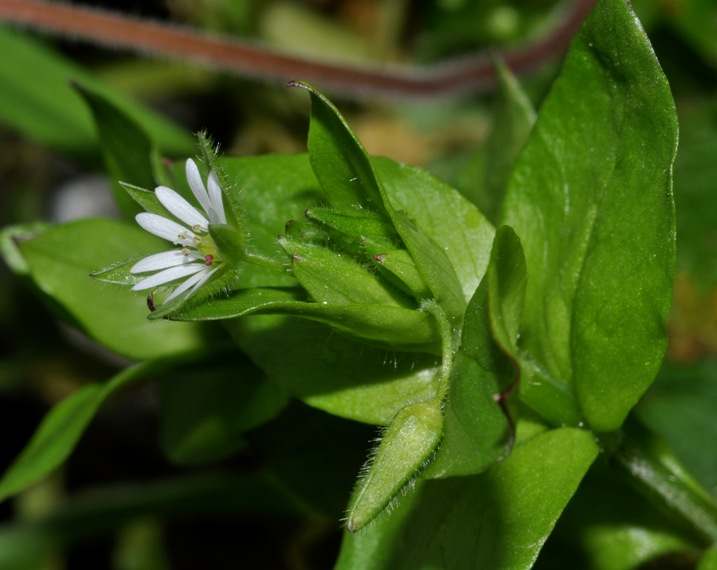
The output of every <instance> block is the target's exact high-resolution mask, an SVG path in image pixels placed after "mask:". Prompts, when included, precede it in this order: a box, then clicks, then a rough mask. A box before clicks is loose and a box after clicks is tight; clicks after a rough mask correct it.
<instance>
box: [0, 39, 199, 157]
mask: <svg viewBox="0 0 717 570" xmlns="http://www.w3.org/2000/svg"><path fill="white" fill-rule="evenodd" d="M0 53H5V54H12V57H4V58H1V60H2V61H0V84H2V85H3V86H4V88H3V89H2V90H0V120H2V122H3V123H5V124H7V125H10V126H11V127H13V128H14V129H17V130H18V131H19V132H21V133H23V134H25V135H27V136H29V137H31V138H33V139H34V140H36V141H38V142H40V143H41V144H44V145H47V146H49V147H51V148H54V149H58V150H61V151H64V152H69V153H72V154H75V155H79V156H91V157H93V158H94V157H95V156H97V153H98V149H99V145H98V144H97V137H96V135H95V130H94V126H93V123H92V118H91V116H90V113H88V111H87V108H86V107H85V106H84V105H83V103H82V101H81V99H80V98H79V97H78V96H77V94H76V93H75V92H74V91H73V90H72V89H71V87H70V85H69V82H70V81H71V80H74V81H78V82H81V83H82V84H83V85H85V86H87V87H89V88H92V89H93V90H96V91H97V92H99V93H102V94H103V96H105V97H107V98H108V99H109V100H111V101H112V102H113V104H115V105H116V106H117V107H119V108H120V109H122V110H123V111H124V112H126V113H127V114H129V115H130V116H131V117H132V118H133V119H134V120H135V121H136V122H137V123H138V124H141V125H143V128H144V129H145V130H146V131H147V132H148V133H150V134H151V136H152V137H153V138H154V139H155V140H156V141H157V144H158V145H159V147H160V148H161V149H163V150H164V151H165V152H167V153H168V154H170V155H176V156H181V155H187V154H190V153H192V152H193V149H194V143H193V141H192V138H191V137H190V136H189V135H188V134H187V133H186V132H185V131H183V130H182V129H180V128H178V127H176V126H175V125H174V124H172V123H170V122H169V121H168V120H166V119H164V118H163V117H160V116H159V115H157V114H155V113H153V112H151V111H149V110H148V109H147V108H145V107H143V106H141V105H139V104H137V103H136V102H135V101H133V100H131V99H130V98H129V97H127V96H125V95H122V94H119V93H117V92H116V91H113V90H111V89H109V88H108V87H107V86H104V85H103V84H102V83H101V82H99V81H98V80H97V79H96V78H95V77H93V76H92V74H90V73H88V72H87V71H86V70H85V69H83V68H81V67H80V66H78V65H76V64H75V63H72V62H71V61H69V60H68V59H66V58H63V57H62V56H60V55H59V54H57V53H56V52H54V51H52V50H51V49H50V48H48V47H47V46H45V45H43V44H42V43H41V42H40V41H38V40H36V39H33V38H30V37H29V36H27V35H23V34H20V33H18V32H15V31H13V30H10V29H7V28H3V29H1V30H0Z"/></svg>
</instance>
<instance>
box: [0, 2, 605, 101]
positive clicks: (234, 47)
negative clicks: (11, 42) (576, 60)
mask: <svg viewBox="0 0 717 570" xmlns="http://www.w3.org/2000/svg"><path fill="white" fill-rule="evenodd" d="M568 1H569V2H570V6H569V8H568V13H567V15H566V17H565V19H564V20H563V21H562V22H561V23H560V24H559V25H558V26H556V28H555V29H553V30H552V31H551V32H550V33H549V34H547V35H546V36H544V37H541V38H540V39H538V40H536V41H533V42H529V43H526V44H523V45H521V46H518V47H516V48H513V49H507V50H506V51H504V52H501V53H500V56H501V57H502V58H503V59H504V60H505V62H506V63H507V65H508V66H509V67H510V68H511V69H512V70H513V72H515V73H526V72H529V71H531V70H533V69H535V68H536V67H538V66H539V65H540V64H541V63H543V62H544V61H545V60H547V59H549V58H550V57H553V56H554V55H556V54H560V53H562V52H563V51H564V50H565V49H566V48H567V45H568V43H569V42H570V40H571V38H572V37H573V35H574V34H575V32H576V31H577V29H578V28H579V26H580V24H581V22H582V21H583V19H584V18H585V16H586V15H587V14H588V13H589V11H590V10H591V9H592V7H593V6H594V4H595V2H596V0H568ZM0 20H3V21H6V22H12V23H15V24H22V25H25V26H28V27H30V28H34V29H38V30H44V31H48V32H52V33H57V34H61V35H63V36H70V37H74V38H78V39H82V40H87V41H91V42H97V43H99V44H106V45H112V46H116V47H122V48H126V49H130V50H133V51H138V52H143V53H149V54H152V55H161V56H170V57H175V58H182V59H186V60H189V61H194V62H197V63H203V64H206V65H210V66H212V67H214V68H217V69H221V70H226V71H230V72H235V73H239V74H243V75H247V76H251V77H256V78H260V79H263V80H265V81H269V82H281V83H286V81H288V80H290V79H295V78H297V77H298V78H301V79H303V80H306V81H310V82H313V83H315V84H316V85H317V86H318V87H320V88H321V89H324V90H327V91H333V92H335V93H336V92H338V93H341V94H343V95H345V96H349V97H354V98H369V97H383V98H394V99H395V98H435V97H440V96H448V95H458V94H463V93H468V92H478V91H485V90H488V89H490V88H491V87H492V86H493V84H494V81H495V73H494V69H493V65H492V63H491V58H490V57H488V56H487V55H486V54H485V53H479V54H476V55H472V56H468V57H463V58H461V59H456V60H451V61H447V62H442V63H439V64H436V65H431V66H424V67H411V66H401V67H358V66H351V65H343V64H336V63H329V62H322V61H316V60H312V59H307V58H302V57H298V56H294V55H290V54H287V53H283V52H280V51H277V50H274V49H271V48H268V47H266V46H260V45H257V44H253V43H251V42H246V41H239V40H233V39H229V38H225V37H217V36H207V35H202V34H199V33H197V32H196V31H192V30H189V29H183V28H178V27H171V26H166V25H163V24H159V23H155V22H149V21H141V20H134V19H131V18H128V17H126V16H123V15H120V14H114V13H110V12H104V11H98V10H92V9H88V8H82V7H78V6H73V5H70V4H60V3H50V2H45V1H42V0H0ZM6 57H7V54H6Z"/></svg>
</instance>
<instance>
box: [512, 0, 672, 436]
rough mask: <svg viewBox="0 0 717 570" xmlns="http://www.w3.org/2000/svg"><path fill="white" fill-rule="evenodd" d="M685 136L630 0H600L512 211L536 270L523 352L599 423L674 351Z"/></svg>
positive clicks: (611, 418)
mask: <svg viewBox="0 0 717 570" xmlns="http://www.w3.org/2000/svg"><path fill="white" fill-rule="evenodd" d="M676 142H677V125H676V120H675V110H674V104H673V101H672V98H671V96H670V89H669V86H668V84H667V81H666V80H665V77H664V76H663V74H662V71H661V69H660V67H659V64H658V62H657V60H656V58H655V55H654V53H653V51H652V49H651V46H650V44H649V41H648V40H647V37H646V36H645V33H644V31H643V30H642V28H641V27H640V25H639V23H638V22H637V20H636V19H635V16H634V14H633V13H632V11H631V9H630V7H629V6H628V4H627V3H626V2H625V1H624V0H603V1H601V2H600V3H599V4H598V5H597V7H596V8H595V10H594V11H593V13H592V14H591V15H590V16H589V17H588V19H587V20H586V22H585V24H584V25H583V27H582V29H581V31H580V33H579V34H578V36H577V38H576V39H575V41H574V42H573V44H572V47H571V49H570V52H569V54H568V56H567V59H566V62H565V65H564V68H563V71H562V73H561V75H560V77H559V78H558V79H557V81H556V82H555V84H554V85H553V88H552V90H551V92H550V94H549V95H548V97H547V99H546V100H545V103H544V104H543V106H542V108H541V110H540V113H539V116H538V121H537V123H536V125H535V127H534V129H533V131H532V133H531V136H530V138H529V141H528V143H527V145H526V148H525V149H524V151H523V153H522V154H521V156H520V158H519V159H518V162H517V164H516V169H515V171H514V172H513V176H512V178H511V180H510V185H509V189H508V194H507V197H506V202H505V209H504V215H503V222H504V223H505V224H508V225H510V226H512V227H513V228H514V229H515V231H516V232H517V233H518V235H519V236H520V237H521V240H522V242H523V247H524V249H525V255H526V259H527V264H528V275H529V276H530V280H529V284H528V289H527V294H526V305H525V320H524V327H523V329H522V331H521V347H522V349H523V350H525V351H526V352H527V353H528V354H529V355H530V357H531V358H532V359H535V360H537V361H538V363H539V365H540V366H542V367H543V368H544V370H545V373H546V374H547V375H548V376H550V377H552V378H554V379H557V381H559V382H562V383H565V384H568V385H570V386H572V389H573V390H574V391H575V394H576V396H577V400H578V403H579V406H580V409H581V411H582V414H583V416H584V418H585V420H587V421H588V422H589V423H590V425H591V426H592V427H593V428H594V429H596V430H598V431H608V430H614V429H616V428H618V427H619V426H620V424H621V423H622V422H623V420H624V418H625V416H626V415H627V413H628V411H629V410H630V408H632V406H633V405H634V404H635V402H636V401H637V400H638V398H639V397H640V396H641V395H642V394H643V392H644V391H645V389H646V388H647V387H648V386H649V385H650V383H651V382H652V380H653V378H654V376H655V374H656V372H657V369H658V367H659V365H660V362H661V360H662V356H663V353H664V349H665V344H666V336H665V330H664V323H665V316H666V313H667V310H668V308H669V305H670V301H671V294H672V293H671V292H672V272H673V263H674V254H675V249H674V239H675V235H674V234H675V232H674V208H673V201H672V191H671V169H672V162H673V160H674V157H675V150H676ZM536 380H537V381H538V382H542V381H543V380H542V378H537V379H536ZM530 381H531V380H530V379H528V382H530ZM566 420H567V419H566ZM567 421H570V420H567Z"/></svg>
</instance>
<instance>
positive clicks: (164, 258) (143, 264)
mask: <svg viewBox="0 0 717 570" xmlns="http://www.w3.org/2000/svg"><path fill="white" fill-rule="evenodd" d="M201 258H202V257H201V255H200V254H199V252H198V251H190V252H189V255H184V253H182V251H181V250H179V249H173V250H171V251H163V252H162V253H155V254H153V255H148V256H147V257H145V258H144V259H140V260H139V261H138V262H137V263H135V264H134V265H133V266H132V268H131V269H130V270H129V272H130V273H146V272H147V271H160V270H162V269H167V268H168V267H176V266H177V265H184V264H185V263H191V262H193V261H196V260H198V259H201Z"/></svg>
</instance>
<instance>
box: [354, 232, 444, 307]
mask: <svg viewBox="0 0 717 570" xmlns="http://www.w3.org/2000/svg"><path fill="white" fill-rule="evenodd" d="M366 245H367V249H368V244H366ZM370 248H371V250H372V251H377V248H376V244H371V245H370ZM372 259H373V261H374V263H375V265H376V267H377V268H378V269H379V270H380V271H381V274H382V275H383V276H384V277H386V278H387V279H388V280H389V281H390V282H391V283H392V284H394V285H395V286H396V287H398V288H399V289H401V290H402V291H404V292H405V293H408V294H409V295H411V296H412V297H413V298H414V299H417V300H419V301H420V300H421V299H430V298H431V291H430V290H429V289H428V286H427V285H426V283H425V281H424V280H423V277H421V274H420V273H419V272H418V269H417V268H416V264H415V263H414V261H413V258H412V257H411V254H410V253H408V252H407V251H406V250H405V249H394V250H388V251H385V250H384V251H383V253H378V252H377V253H376V254H374V256H373V258H372Z"/></svg>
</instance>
